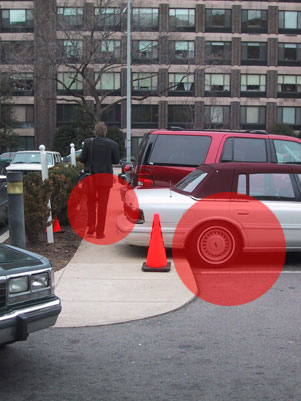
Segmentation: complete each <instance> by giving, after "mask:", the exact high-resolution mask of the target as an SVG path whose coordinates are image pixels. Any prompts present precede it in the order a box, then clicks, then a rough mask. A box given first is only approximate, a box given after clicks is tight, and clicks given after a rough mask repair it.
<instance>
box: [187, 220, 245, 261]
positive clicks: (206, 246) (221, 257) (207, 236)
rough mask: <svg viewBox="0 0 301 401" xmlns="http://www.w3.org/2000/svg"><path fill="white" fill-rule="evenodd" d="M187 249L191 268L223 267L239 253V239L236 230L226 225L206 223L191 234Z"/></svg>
mask: <svg viewBox="0 0 301 401" xmlns="http://www.w3.org/2000/svg"><path fill="white" fill-rule="evenodd" d="M187 249H188V259H189V262H190V263H191V265H192V266H193V267H200V268H201V267H215V268H219V267H225V266H229V265H231V264H232V263H233V262H234V260H235V259H236V258H237V256H238V255H239V253H240V252H241V239H240V236H239V234H238V233H237V231H236V229H234V228H233V227H231V226H230V225H228V224H226V223H219V222H212V223H206V224H204V225H202V226H200V227H198V228H197V229H196V230H195V231H194V232H193V233H192V235H191V236H190V238H189V240H188V241H187Z"/></svg>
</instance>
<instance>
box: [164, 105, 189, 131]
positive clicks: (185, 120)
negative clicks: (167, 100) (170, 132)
mask: <svg viewBox="0 0 301 401" xmlns="http://www.w3.org/2000/svg"><path fill="white" fill-rule="evenodd" d="M194 119H195V118H194V105H193V104H181V105H178V104H177V105H168V128H169V129H172V128H175V127H180V128H185V129H192V128H193V126H194Z"/></svg>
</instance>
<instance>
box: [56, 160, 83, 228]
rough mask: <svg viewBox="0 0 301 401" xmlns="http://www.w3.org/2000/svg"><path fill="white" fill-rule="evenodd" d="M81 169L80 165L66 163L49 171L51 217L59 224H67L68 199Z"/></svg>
mask: <svg viewBox="0 0 301 401" xmlns="http://www.w3.org/2000/svg"><path fill="white" fill-rule="evenodd" d="M81 168H82V165H81V164H80V163H78V165H77V166H76V167H73V166H71V164H69V163H66V164H62V165H58V166H56V167H54V168H52V169H51V172H50V175H49V180H50V182H51V185H52V191H51V209H52V215H53V216H56V217H57V218H58V220H59V222H60V223H61V224H68V216H67V204H68V199H69V196H70V194H71V192H72V190H73V188H74V187H75V185H76V184H77V182H78V176H79V172H80V170H81Z"/></svg>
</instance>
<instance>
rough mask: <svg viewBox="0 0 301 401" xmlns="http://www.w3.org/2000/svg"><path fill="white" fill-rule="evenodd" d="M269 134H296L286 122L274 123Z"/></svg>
mask: <svg viewBox="0 0 301 401" xmlns="http://www.w3.org/2000/svg"><path fill="white" fill-rule="evenodd" d="M270 133H271V134H277V135H287V136H296V134H295V131H294V130H293V129H292V128H291V127H290V126H289V125H287V124H276V125H274V127H273V128H272V130H271V132H270Z"/></svg>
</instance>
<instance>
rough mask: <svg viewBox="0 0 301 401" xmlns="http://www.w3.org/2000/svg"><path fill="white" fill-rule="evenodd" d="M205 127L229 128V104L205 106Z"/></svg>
mask: <svg viewBox="0 0 301 401" xmlns="http://www.w3.org/2000/svg"><path fill="white" fill-rule="evenodd" d="M204 124H205V128H230V106H216V105H212V106H205V116H204Z"/></svg>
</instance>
